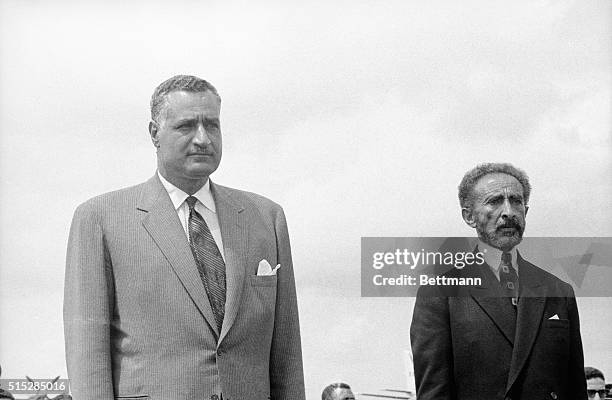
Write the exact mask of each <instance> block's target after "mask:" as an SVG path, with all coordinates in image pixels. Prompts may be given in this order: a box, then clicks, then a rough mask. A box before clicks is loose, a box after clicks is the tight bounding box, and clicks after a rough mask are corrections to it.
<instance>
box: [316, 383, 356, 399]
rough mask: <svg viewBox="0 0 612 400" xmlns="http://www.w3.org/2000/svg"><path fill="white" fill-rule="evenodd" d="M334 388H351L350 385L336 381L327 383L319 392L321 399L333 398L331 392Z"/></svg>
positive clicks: (332, 392)
mask: <svg viewBox="0 0 612 400" xmlns="http://www.w3.org/2000/svg"><path fill="white" fill-rule="evenodd" d="M336 389H347V390H351V387H350V386H349V385H347V384H346V383H342V382H337V383H332V384H331V385H328V386H327V387H326V388H325V389H323V393H322V394H321V400H334V397H333V394H334V391H335V390H336Z"/></svg>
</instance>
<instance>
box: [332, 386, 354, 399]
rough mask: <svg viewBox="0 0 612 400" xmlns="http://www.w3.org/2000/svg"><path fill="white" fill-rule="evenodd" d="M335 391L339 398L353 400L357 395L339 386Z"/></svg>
mask: <svg viewBox="0 0 612 400" xmlns="http://www.w3.org/2000/svg"><path fill="white" fill-rule="evenodd" d="M335 392H336V393H335V395H336V399H338V400H348V399H351V400H353V399H354V398H355V395H353V392H351V391H350V390H349V389H343V388H337V389H336V390H335Z"/></svg>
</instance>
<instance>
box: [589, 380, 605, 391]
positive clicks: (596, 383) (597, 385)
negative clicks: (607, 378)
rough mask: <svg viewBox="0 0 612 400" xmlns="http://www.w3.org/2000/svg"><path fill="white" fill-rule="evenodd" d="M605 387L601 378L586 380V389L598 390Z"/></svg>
mask: <svg viewBox="0 0 612 400" xmlns="http://www.w3.org/2000/svg"><path fill="white" fill-rule="evenodd" d="M605 387H606V383H605V382H604V380H603V379H601V378H591V379H587V389H591V390H598V389H603V388H605Z"/></svg>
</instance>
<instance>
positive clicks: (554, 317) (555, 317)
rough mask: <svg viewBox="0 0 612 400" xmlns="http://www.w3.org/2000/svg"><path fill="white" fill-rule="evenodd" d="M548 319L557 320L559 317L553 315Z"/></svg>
mask: <svg viewBox="0 0 612 400" xmlns="http://www.w3.org/2000/svg"><path fill="white" fill-rule="evenodd" d="M548 319H559V316H558V315H557V314H555V315H553V316H552V317H550V318H548Z"/></svg>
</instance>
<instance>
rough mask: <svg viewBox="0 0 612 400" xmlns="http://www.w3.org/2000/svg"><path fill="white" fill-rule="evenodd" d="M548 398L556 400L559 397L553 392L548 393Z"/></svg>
mask: <svg viewBox="0 0 612 400" xmlns="http://www.w3.org/2000/svg"><path fill="white" fill-rule="evenodd" d="M550 397H552V398H553V399H555V400H556V399H557V397H559V396H557V393H555V392H550Z"/></svg>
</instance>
